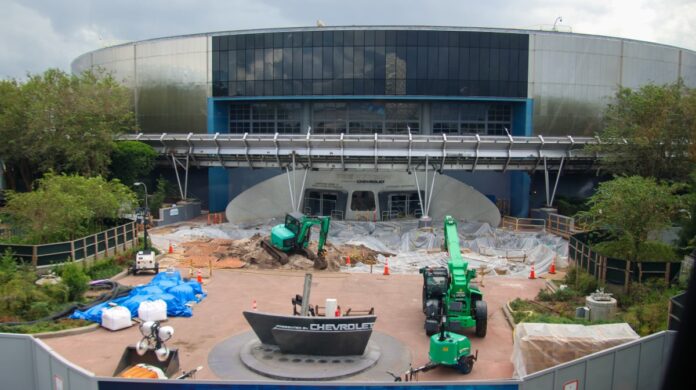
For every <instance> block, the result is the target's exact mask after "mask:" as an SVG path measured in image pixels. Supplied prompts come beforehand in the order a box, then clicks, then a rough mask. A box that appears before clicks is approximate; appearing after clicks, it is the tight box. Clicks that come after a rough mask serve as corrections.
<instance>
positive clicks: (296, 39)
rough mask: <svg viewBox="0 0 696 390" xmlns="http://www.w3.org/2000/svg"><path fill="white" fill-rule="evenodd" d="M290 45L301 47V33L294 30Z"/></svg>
mask: <svg viewBox="0 0 696 390" xmlns="http://www.w3.org/2000/svg"><path fill="white" fill-rule="evenodd" d="M292 47H293V48H295V47H302V33H301V32H296V33H293V34H292Z"/></svg>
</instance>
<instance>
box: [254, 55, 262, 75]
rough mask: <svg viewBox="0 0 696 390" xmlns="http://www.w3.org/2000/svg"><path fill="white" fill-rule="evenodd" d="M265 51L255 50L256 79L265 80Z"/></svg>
mask: <svg viewBox="0 0 696 390" xmlns="http://www.w3.org/2000/svg"><path fill="white" fill-rule="evenodd" d="M263 62H264V61H263V49H256V50H254V79H255V80H263V68H264V66H263Z"/></svg>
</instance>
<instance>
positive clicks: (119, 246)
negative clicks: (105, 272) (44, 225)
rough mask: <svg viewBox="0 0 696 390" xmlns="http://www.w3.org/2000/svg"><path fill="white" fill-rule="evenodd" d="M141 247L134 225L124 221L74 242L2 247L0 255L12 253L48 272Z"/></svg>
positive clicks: (133, 222)
mask: <svg viewBox="0 0 696 390" xmlns="http://www.w3.org/2000/svg"><path fill="white" fill-rule="evenodd" d="M137 245H138V231H137V227H136V222H135V221H130V220H122V221H121V222H120V224H119V225H118V226H115V227H113V228H111V229H107V230H104V231H101V232H99V233H95V234H92V235H89V236H85V237H82V238H78V239H75V240H72V241H65V242H54V243H50V244H39V245H21V244H2V243H0V253H4V252H5V251H6V250H8V249H9V250H10V251H12V253H13V255H14V257H15V258H17V259H19V260H20V261H22V262H24V263H26V264H31V265H32V266H34V267H36V268H49V267H52V266H54V265H57V264H60V263H64V262H66V261H68V260H73V261H82V260H87V261H89V260H93V259H98V258H100V257H108V256H113V255H115V254H117V253H121V252H125V251H126V250H128V249H129V248H132V247H134V246H137Z"/></svg>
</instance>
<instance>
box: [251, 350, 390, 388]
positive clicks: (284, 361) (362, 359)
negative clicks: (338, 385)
mask: <svg viewBox="0 0 696 390" xmlns="http://www.w3.org/2000/svg"><path fill="white" fill-rule="evenodd" d="M380 355H381V353H380V350H379V347H378V346H377V345H376V344H375V343H373V342H369V343H368V344H367V347H366V348H365V353H363V354H362V355H361V356H310V355H295V354H284V353H282V352H281V351H280V348H278V346H275V345H264V344H261V342H260V341H259V340H251V341H249V342H247V343H246V344H245V345H244V347H242V350H241V352H240V357H241V358H242V362H243V363H244V365H245V366H247V368H249V369H250V370H252V371H254V372H256V373H258V374H261V375H264V376H267V377H270V378H273V379H282V380H333V379H340V378H345V377H348V376H351V375H355V374H357V373H359V372H362V371H365V370H367V369H368V368H370V367H372V366H374V365H375V363H377V360H379V357H380Z"/></svg>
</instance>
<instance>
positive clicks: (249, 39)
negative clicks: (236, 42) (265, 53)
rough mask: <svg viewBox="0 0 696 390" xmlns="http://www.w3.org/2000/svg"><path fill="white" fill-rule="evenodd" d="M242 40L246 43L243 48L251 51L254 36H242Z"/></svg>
mask: <svg viewBox="0 0 696 390" xmlns="http://www.w3.org/2000/svg"><path fill="white" fill-rule="evenodd" d="M244 40H245V41H246V43H245V45H244V48H245V49H253V48H254V46H255V45H254V35H253V34H247V35H244Z"/></svg>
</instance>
